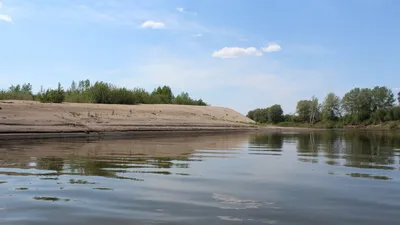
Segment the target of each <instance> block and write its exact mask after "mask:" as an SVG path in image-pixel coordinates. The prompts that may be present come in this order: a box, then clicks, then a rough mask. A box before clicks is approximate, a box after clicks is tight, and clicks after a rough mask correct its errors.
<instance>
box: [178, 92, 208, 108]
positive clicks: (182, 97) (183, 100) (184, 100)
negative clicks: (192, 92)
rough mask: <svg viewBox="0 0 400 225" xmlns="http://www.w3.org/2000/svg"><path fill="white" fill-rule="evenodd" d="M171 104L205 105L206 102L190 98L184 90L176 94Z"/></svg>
mask: <svg viewBox="0 0 400 225" xmlns="http://www.w3.org/2000/svg"><path fill="white" fill-rule="evenodd" d="M173 104H178V105H202V106H206V105H207V104H206V103H205V102H204V101H203V100H201V99H199V100H194V99H192V98H190V96H189V94H188V93H186V92H182V93H181V94H179V95H177V96H176V97H175V98H174V100H173Z"/></svg>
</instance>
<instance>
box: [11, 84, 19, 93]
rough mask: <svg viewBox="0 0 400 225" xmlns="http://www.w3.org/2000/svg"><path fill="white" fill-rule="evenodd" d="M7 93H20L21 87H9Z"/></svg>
mask: <svg viewBox="0 0 400 225" xmlns="http://www.w3.org/2000/svg"><path fill="white" fill-rule="evenodd" d="M9 91H10V92H20V91H21V85H19V84H18V85H17V86H14V85H11V87H10V88H9Z"/></svg>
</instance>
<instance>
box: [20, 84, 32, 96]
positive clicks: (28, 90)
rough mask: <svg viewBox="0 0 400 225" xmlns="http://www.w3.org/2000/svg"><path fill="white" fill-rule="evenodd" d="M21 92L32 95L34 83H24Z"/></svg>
mask: <svg viewBox="0 0 400 225" xmlns="http://www.w3.org/2000/svg"><path fill="white" fill-rule="evenodd" d="M21 92H23V93H26V94H30V95H32V85H31V84H30V83H27V84H23V85H22V88H21Z"/></svg>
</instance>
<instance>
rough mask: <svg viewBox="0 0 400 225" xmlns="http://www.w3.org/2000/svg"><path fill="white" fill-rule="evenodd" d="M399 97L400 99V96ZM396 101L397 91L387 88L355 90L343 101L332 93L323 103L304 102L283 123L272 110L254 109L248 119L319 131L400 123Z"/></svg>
mask: <svg viewBox="0 0 400 225" xmlns="http://www.w3.org/2000/svg"><path fill="white" fill-rule="evenodd" d="M398 97H399V98H398V100H400V93H399V94H398ZM395 101H396V100H395V96H394V94H393V92H392V91H391V90H390V89H389V88H387V87H380V86H376V87H374V88H372V89H370V88H354V89H352V90H350V91H349V92H347V93H346V94H345V95H344V96H343V98H342V99H340V97H339V96H337V95H335V94H334V93H329V94H328V95H327V96H326V97H325V99H324V102H323V103H322V104H319V102H318V99H317V98H315V97H312V98H311V100H300V101H299V102H298V103H297V106H296V114H295V115H293V114H286V115H283V116H282V115H281V120H280V121H279V120H274V119H271V116H270V115H273V114H274V113H273V112H272V111H271V108H264V109H255V110H251V111H249V112H248V114H247V117H249V118H250V119H252V120H254V121H256V122H259V123H278V124H279V125H281V126H306V127H310V126H311V127H315V128H340V127H344V126H346V125H365V126H368V125H372V124H387V123H388V122H390V121H398V120H400V106H394V103H395ZM276 118H278V117H276ZM277 121H279V122H277Z"/></svg>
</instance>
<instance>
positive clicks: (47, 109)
mask: <svg viewBox="0 0 400 225" xmlns="http://www.w3.org/2000/svg"><path fill="white" fill-rule="evenodd" d="M0 107H1V109H0V134H2V135H3V136H4V135H17V134H61V133H62V134H66V133H70V134H72V133H85V134H87V133H107V132H108V133H109V132H111V133H112V132H128V131H130V132H137V131H143V132H144V131H146V132H151V131H164V132H166V131H168V132H169V131H215V132H217V131H230V130H251V129H255V128H256V126H255V125H254V124H253V123H254V122H253V121H252V120H250V119H248V118H247V117H245V116H244V115H242V114H240V113H238V112H236V111H234V110H232V109H228V108H223V107H213V106H186V105H104V104H80V103H63V104H43V103H39V102H34V101H0Z"/></svg>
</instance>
